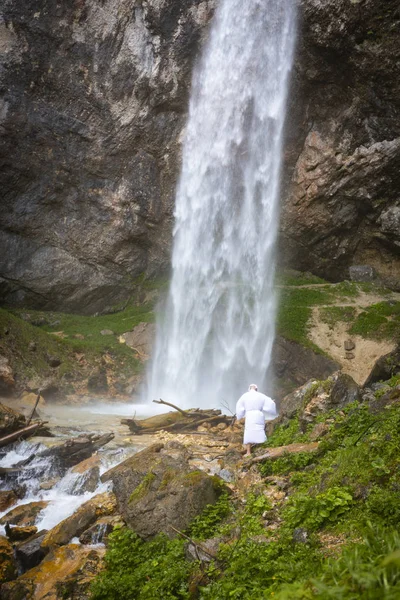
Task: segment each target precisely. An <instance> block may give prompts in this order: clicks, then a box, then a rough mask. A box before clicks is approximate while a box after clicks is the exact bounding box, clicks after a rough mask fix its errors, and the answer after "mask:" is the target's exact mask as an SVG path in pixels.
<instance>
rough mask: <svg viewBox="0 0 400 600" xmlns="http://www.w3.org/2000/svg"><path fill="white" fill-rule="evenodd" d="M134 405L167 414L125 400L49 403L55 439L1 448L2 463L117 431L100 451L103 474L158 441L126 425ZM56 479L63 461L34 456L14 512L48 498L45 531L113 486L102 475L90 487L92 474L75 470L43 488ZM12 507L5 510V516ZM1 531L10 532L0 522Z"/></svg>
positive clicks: (142, 412) (42, 519) (139, 410)
mask: <svg viewBox="0 0 400 600" xmlns="http://www.w3.org/2000/svg"><path fill="white" fill-rule="evenodd" d="M134 409H135V412H136V416H137V417H138V418H145V417H147V416H151V415H153V414H156V413H158V412H165V407H164V411H163V410H162V408H161V407H157V406H156V405H153V406H151V405H150V406H148V405H144V406H143V405H136V406H134V407H133V406H132V404H124V403H112V404H107V403H102V404H98V403H93V404H87V405H85V406H83V407H76V406H60V405H46V406H45V407H44V408H41V409H40V413H41V417H42V418H44V419H46V420H48V421H49V427H50V429H51V431H52V433H53V434H54V436H55V437H53V438H31V439H30V440H29V441H22V442H19V443H16V444H13V445H12V446H7V447H6V448H4V449H0V467H12V466H14V465H16V464H17V463H18V462H20V461H22V460H25V459H27V458H29V457H30V456H32V455H33V454H35V455H36V454H38V453H39V452H40V450H44V449H45V448H46V447H49V446H52V445H56V444H60V443H62V442H63V441H65V440H66V439H68V438H71V437H73V436H77V435H80V434H83V433H86V434H90V433H96V434H98V433H108V432H110V431H111V432H113V434H114V439H113V440H112V441H111V442H110V443H108V444H107V445H106V446H104V447H103V448H101V449H100V450H99V452H98V454H99V457H100V465H99V466H100V476H101V475H102V474H103V473H104V472H105V471H106V470H108V469H110V468H111V467H113V466H115V465H117V464H119V463H120V462H122V461H123V460H125V459H126V458H128V457H129V456H131V455H132V454H135V453H136V452H139V451H140V450H142V449H143V448H145V447H146V446H148V445H149V444H150V443H151V442H152V438H151V437H150V436H135V437H134V438H132V437H131V436H130V435H129V430H128V428H127V427H126V426H124V425H121V423H120V421H121V418H123V417H127V416H129V417H131V416H132V415H133V412H134ZM54 477H57V465H56V464H55V461H54V460H49V459H48V458H46V459H43V458H42V459H39V458H34V459H33V461H32V463H30V464H29V467H27V468H26V469H25V470H22V471H21V473H20V474H19V476H18V479H17V481H16V484H17V485H18V486H23V487H25V488H26V492H25V495H24V497H23V498H21V500H19V501H18V502H17V504H15V505H14V506H12V507H11V508H10V509H8V510H11V509H14V508H16V507H17V506H19V505H23V504H27V503H29V502H37V501H39V500H43V501H45V502H48V504H47V506H46V507H45V508H44V509H43V510H42V511H41V513H40V514H39V515H38V518H37V520H36V523H35V525H36V527H37V528H38V530H39V531H40V530H41V529H51V528H52V527H54V526H55V525H57V523H59V522H60V521H62V520H63V519H65V518H66V517H68V516H69V515H71V514H72V513H73V512H74V511H75V510H76V509H77V508H78V507H79V506H80V505H81V504H83V502H85V501H86V500H89V499H90V498H92V497H93V496H95V495H96V494H100V493H102V492H104V491H107V489H108V484H103V483H101V481H100V479H98V481H97V483H96V484H95V487H94V489H92V491H85V485H86V480H85V478H86V477H87V475H86V474H85V473H84V474H81V473H73V472H72V471H71V469H69V470H68V471H67V472H66V473H65V475H63V476H62V477H61V479H59V481H58V482H57V483H56V484H55V485H54V486H53V487H52V488H51V489H43V488H42V486H43V484H46V483H48V482H49V481H50V480H51V479H52V478H54ZM9 488H10V485H9V483H1V482H0V490H1V489H9ZM92 488H93V486H92ZM8 510H7V511H5V512H3V513H0V518H1V517H2V516H3V515H4V514H6V512H8ZM0 535H4V527H2V526H0ZM93 542H95V540H93Z"/></svg>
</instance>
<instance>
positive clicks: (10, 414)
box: [0, 404, 26, 437]
mask: <svg viewBox="0 0 400 600" xmlns="http://www.w3.org/2000/svg"><path fill="white" fill-rule="evenodd" d="M25 425H26V419H25V417H24V415H21V413H19V412H17V411H16V410H14V409H13V408H10V407H9V406H5V405H4V404H0V437H3V436H5V435H8V434H9V433H13V432H14V431H18V429H22V427H25Z"/></svg>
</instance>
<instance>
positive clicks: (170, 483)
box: [102, 444, 222, 539]
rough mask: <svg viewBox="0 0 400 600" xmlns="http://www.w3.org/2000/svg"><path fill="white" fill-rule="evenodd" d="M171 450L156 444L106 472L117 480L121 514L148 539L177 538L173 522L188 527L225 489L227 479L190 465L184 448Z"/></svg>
mask: <svg viewBox="0 0 400 600" xmlns="http://www.w3.org/2000/svg"><path fill="white" fill-rule="evenodd" d="M168 452H171V449H170V450H168V448H165V447H164V444H154V445H153V446H150V447H149V448H147V449H146V450H143V451H142V452H139V453H138V454H136V455H135V456H132V457H131V458H129V459H127V460H126V461H124V462H122V463H121V464H120V465H117V466H116V467H114V468H113V469H111V470H110V471H108V472H107V473H105V474H104V475H103V476H102V480H103V481H108V480H111V481H112V482H113V489H114V492H115V495H116V497H117V501H118V509H119V513H120V514H121V515H122V517H123V519H124V520H125V522H126V523H127V525H128V526H129V527H131V528H132V529H133V530H134V531H135V532H136V533H137V534H138V535H139V536H140V537H142V538H143V539H150V538H152V537H154V536H155V535H157V534H158V533H160V532H164V533H166V534H167V535H168V536H170V537H174V535H175V532H174V530H173V529H172V528H171V526H172V527H175V528H176V529H179V530H180V531H183V530H185V529H186V528H187V527H188V526H189V524H190V522H191V521H192V520H193V518H194V517H195V516H197V515H198V514H200V513H201V512H202V511H203V510H204V508H205V507H206V506H207V505H208V504H214V503H215V502H216V501H217V499H218V496H219V493H220V491H221V483H222V482H221V483H219V482H220V481H221V480H219V479H218V478H215V477H210V476H209V475H207V474H206V473H204V472H202V471H193V470H191V469H190V466H189V463H188V459H187V450H186V449H185V448H184V447H183V446H182V447H181V448H177V447H176V444H175V450H174V455H173V456H171V455H169V454H168Z"/></svg>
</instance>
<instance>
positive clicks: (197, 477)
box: [180, 470, 205, 487]
mask: <svg viewBox="0 0 400 600" xmlns="http://www.w3.org/2000/svg"><path fill="white" fill-rule="evenodd" d="M204 476H205V475H204V473H203V471H200V470H196V471H190V472H189V473H185V474H184V475H182V476H181V478H180V479H181V481H182V483H183V485H184V486H186V487H191V486H192V485H198V484H199V483H200V482H201V481H202V480H203V479H204Z"/></svg>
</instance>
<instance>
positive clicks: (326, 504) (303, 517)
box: [283, 486, 353, 530]
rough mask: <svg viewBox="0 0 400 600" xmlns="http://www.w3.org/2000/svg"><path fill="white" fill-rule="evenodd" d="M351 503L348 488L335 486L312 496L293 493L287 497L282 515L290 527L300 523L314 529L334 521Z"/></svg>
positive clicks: (351, 499)
mask: <svg viewBox="0 0 400 600" xmlns="http://www.w3.org/2000/svg"><path fill="white" fill-rule="evenodd" d="M352 503H353V498H352V496H351V494H349V492H348V490H347V489H345V488H340V487H338V486H335V487H331V488H329V489H328V490H326V491H325V492H322V493H320V494H317V495H316V496H314V497H313V496H311V495H310V494H303V493H299V494H296V495H294V496H293V497H291V498H289V501H288V503H287V506H286V507H285V509H284V511H283V516H284V518H285V522H286V524H287V525H288V526H290V527H298V526H299V525H301V526H302V527H305V528H307V529H310V530H316V529H319V528H320V527H321V526H322V525H323V524H325V523H327V522H329V523H334V522H336V521H337V520H338V519H339V518H341V517H342V516H343V515H344V514H345V512H346V511H348V510H349V509H350V507H351V505H352Z"/></svg>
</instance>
